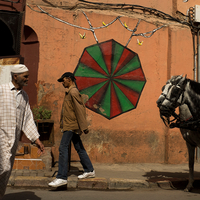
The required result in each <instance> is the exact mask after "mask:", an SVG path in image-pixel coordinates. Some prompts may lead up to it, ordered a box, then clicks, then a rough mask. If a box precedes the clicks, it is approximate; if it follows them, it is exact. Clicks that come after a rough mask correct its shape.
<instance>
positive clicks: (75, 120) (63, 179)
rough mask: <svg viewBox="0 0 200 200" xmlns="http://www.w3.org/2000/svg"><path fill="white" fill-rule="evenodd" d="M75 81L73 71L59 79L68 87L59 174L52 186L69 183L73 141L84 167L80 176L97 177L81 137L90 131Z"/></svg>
mask: <svg viewBox="0 0 200 200" xmlns="http://www.w3.org/2000/svg"><path fill="white" fill-rule="evenodd" d="M74 81H75V77H74V75H73V74H72V73H71V72H66V73H64V74H63V75H62V76H61V78H59V79H58V82H62V84H63V86H64V88H66V93H65V98H64V102H63V106H62V112H61V121H60V122H61V123H60V127H61V129H62V131H63V136H62V140H61V143H60V147H59V163H58V164H59V165H58V174H57V176H56V179H55V180H53V181H52V182H50V183H49V186H51V187H58V186H62V185H66V184H67V172H68V148H69V144H70V142H71V141H72V142H73V144H74V147H75V149H76V151H77V153H78V155H79V157H80V160H81V164H82V166H83V169H84V173H83V174H82V175H79V176H78V178H79V179H83V178H92V177H95V171H94V168H93V166H92V163H91V161H90V159H89V157H88V154H87V152H86V151H85V149H84V147H83V144H82V141H81V138H80V135H81V134H82V133H85V134H87V133H88V132H89V131H88V124H87V120H86V109H85V104H84V102H83V99H82V97H81V94H80V93H79V91H78V89H77V88H76V85H75V82H74Z"/></svg>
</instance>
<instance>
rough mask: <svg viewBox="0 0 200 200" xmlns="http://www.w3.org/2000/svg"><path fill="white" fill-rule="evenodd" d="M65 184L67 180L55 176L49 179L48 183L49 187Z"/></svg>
mask: <svg viewBox="0 0 200 200" xmlns="http://www.w3.org/2000/svg"><path fill="white" fill-rule="evenodd" d="M66 184H67V180H64V179H60V178H56V179H54V180H53V181H51V182H50V183H49V184H48V185H49V186H51V187H59V186H62V185H66Z"/></svg>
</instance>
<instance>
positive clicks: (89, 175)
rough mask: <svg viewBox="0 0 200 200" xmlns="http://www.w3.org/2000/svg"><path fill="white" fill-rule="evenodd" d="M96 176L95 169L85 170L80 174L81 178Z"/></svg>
mask: <svg viewBox="0 0 200 200" xmlns="http://www.w3.org/2000/svg"><path fill="white" fill-rule="evenodd" d="M94 177H95V171H94V170H93V171H92V172H84V173H83V174H81V175H79V176H78V178H79V179H83V178H94Z"/></svg>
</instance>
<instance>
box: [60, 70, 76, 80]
mask: <svg viewBox="0 0 200 200" xmlns="http://www.w3.org/2000/svg"><path fill="white" fill-rule="evenodd" d="M64 77H66V78H67V77H69V78H71V79H72V81H73V80H76V79H75V77H74V74H73V73H71V72H65V73H64V74H63V75H62V76H61V77H60V78H59V79H58V80H57V81H58V82H62V81H63V78H64Z"/></svg>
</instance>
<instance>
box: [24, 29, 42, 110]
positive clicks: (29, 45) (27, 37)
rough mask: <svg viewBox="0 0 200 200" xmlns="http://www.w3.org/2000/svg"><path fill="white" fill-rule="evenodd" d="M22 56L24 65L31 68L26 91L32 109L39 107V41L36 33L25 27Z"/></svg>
mask: <svg viewBox="0 0 200 200" xmlns="http://www.w3.org/2000/svg"><path fill="white" fill-rule="evenodd" d="M21 56H22V57H23V58H24V64H25V65H26V66H27V67H28V68H29V72H30V76H29V84H28V86H26V87H24V90H25V91H26V92H27V94H28V96H29V102H30V105H31V107H32V106H34V105H37V88H36V83H37V80H38V64H39V41H38V37H37V34H36V33H35V31H34V30H33V29H32V28H31V27H29V26H24V34H23V35H22V44H21Z"/></svg>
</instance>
